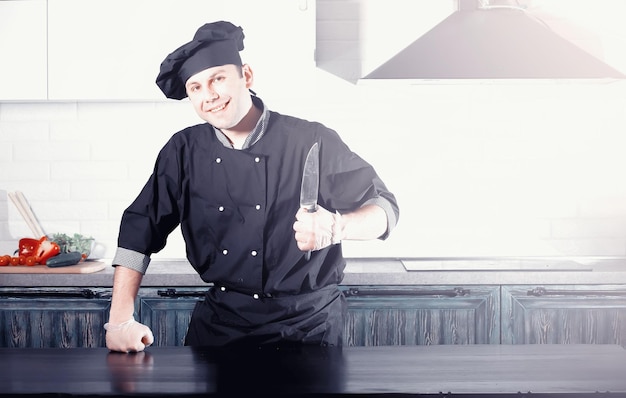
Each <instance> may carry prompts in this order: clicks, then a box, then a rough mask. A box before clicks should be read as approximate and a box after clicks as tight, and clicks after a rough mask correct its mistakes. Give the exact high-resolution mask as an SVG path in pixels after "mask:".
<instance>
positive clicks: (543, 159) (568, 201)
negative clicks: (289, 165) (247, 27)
mask: <svg viewBox="0 0 626 398" xmlns="http://www.w3.org/2000/svg"><path fill="white" fill-rule="evenodd" d="M316 73H318V74H317V75H316V76H312V77H311V79H315V80H316V81H318V82H319V84H318V85H317V88H318V90H317V91H314V92H310V93H309V94H310V98H309V100H308V101H304V100H299V101H295V103H294V101H289V98H283V97H282V96H278V97H271V93H268V94H267V95H264V94H265V93H260V95H261V96H262V98H264V99H265V100H266V102H267V103H268V104H269V105H270V106H271V107H272V108H274V109H276V110H278V111H282V112H285V113H292V114H296V115H300V116H303V117H306V118H310V119H316V120H320V121H322V122H324V123H326V124H327V125H329V126H331V127H333V128H335V129H336V130H337V131H338V132H339V133H340V134H342V136H343V137H344V138H345V140H346V141H347V142H348V144H349V145H350V146H351V147H352V148H353V149H354V150H355V151H356V152H358V153H359V154H361V155H362V156H363V157H365V158H366V159H368V160H370V161H371V162H372V163H373V164H374V165H375V166H376V168H377V170H378V171H379V173H380V174H381V175H382V177H383V178H384V179H385V181H386V182H387V183H388V185H389V187H390V188H391V189H392V190H393V191H395V192H396V193H397V195H398V199H399V201H400V205H401V219H400V225H399V226H398V228H397V230H396V233H395V234H394V235H393V236H392V238H391V239H390V240H389V241H387V242H382V243H378V242H377V243H373V244H372V243H353V244H351V245H348V247H347V249H346V251H347V254H348V255H353V256H360V255H372V256H378V255H400V256H420V255H524V254H526V255H549V254H558V255H561V254H562V255H626V179H625V178H624V170H626V156H624V148H625V147H626V146H625V145H624V143H625V142H626V84H624V83H619V84H611V85H594V84H578V85H559V84H539V85H534V86H532V85H521V84H520V85H501V84H495V85H493V84H492V85H490V84H482V85H481V84H478V85H472V86H468V85H462V86H454V85H423V86H411V87H408V86H404V85H401V84H398V83H397V82H395V83H388V84H371V83H370V84H357V85H346V83H345V82H343V81H341V80H336V79H334V78H332V77H328V76H326V75H325V74H323V73H322V72H316ZM257 79H262V76H257ZM197 121H198V119H197V117H196V116H195V114H194V113H193V110H192V109H191V106H190V105H189V104H188V103H187V101H181V102H174V101H172V102H158V103H112V102H106V103H97V102H88V103H80V102H79V103H0V154H1V155H2V156H1V158H0V191H1V193H2V195H0V251H2V252H4V253H8V252H10V251H12V250H14V248H16V245H17V240H18V239H19V238H21V237H23V236H26V235H30V231H29V230H28V229H27V227H26V225H25V224H24V223H23V222H22V221H21V219H20V217H19V214H18V213H17V211H16V210H15V209H14V207H13V205H12V204H11V203H10V202H8V201H7V199H6V192H9V191H14V190H21V191H23V192H24V193H25V194H26V196H27V198H28V199H29V200H30V203H31V205H32V207H33V209H34V211H35V213H36V214H37V215H38V217H39V219H40V221H41V223H42V224H43V226H44V229H45V230H46V232H48V233H52V232H66V233H73V232H80V233H83V234H88V235H92V236H94V237H95V238H96V239H97V240H98V241H100V242H101V243H103V244H104V245H105V246H106V248H107V250H106V256H107V257H110V256H112V255H113V252H114V248H115V242H116V233H117V229H118V223H119V219H120V216H121V213H122V211H123V209H124V208H125V207H126V206H127V205H128V204H129V203H130V201H131V200H132V199H133V198H134V197H135V195H136V194H137V192H138V190H139V189H140V188H141V186H142V185H143V183H144V182H145V179H146V178H147V177H148V175H149V173H150V171H151V169H152V166H153V162H154V159H155V156H156V154H157V152H158V150H159V149H160V147H161V146H162V145H163V143H164V142H165V141H166V140H167V138H168V137H169V136H170V135H171V134H172V133H174V132H175V131H177V130H179V129H181V128H183V127H185V126H187V125H189V124H192V123H197ZM159 256H162V257H183V256H184V248H183V244H182V242H181V240H180V237H179V233H178V232H177V231H176V232H175V233H174V235H173V237H172V239H171V242H170V245H168V248H166V249H165V251H164V252H163V253H160V254H159Z"/></svg>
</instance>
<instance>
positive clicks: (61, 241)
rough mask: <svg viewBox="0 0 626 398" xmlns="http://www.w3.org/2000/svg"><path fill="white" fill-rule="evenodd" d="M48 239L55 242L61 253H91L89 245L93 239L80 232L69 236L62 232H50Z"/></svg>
mask: <svg viewBox="0 0 626 398" xmlns="http://www.w3.org/2000/svg"><path fill="white" fill-rule="evenodd" d="M50 240H51V241H53V242H55V243H56V244H57V245H59V247H60V248H61V253H69V252H80V253H82V254H84V255H85V256H89V254H90V253H91V245H92V244H93V241H94V239H93V238H92V237H91V236H90V237H86V236H84V235H81V234H74V235H73V236H69V235H67V234H63V233H56V234H52V236H51V237H50Z"/></svg>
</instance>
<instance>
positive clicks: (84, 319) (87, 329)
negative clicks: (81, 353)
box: [0, 288, 111, 348]
mask: <svg viewBox="0 0 626 398" xmlns="http://www.w3.org/2000/svg"><path fill="white" fill-rule="evenodd" d="M110 300H111V295H110V291H109V290H98V289H78V288H59V289H52V288H41V289H39V288H19V290H16V289H8V288H4V289H0V347H20V348H48V347H55V348H56V347H58V348H69V347H104V346H105V334H104V328H103V326H104V323H105V322H106V319H107V318H108V315H109V307H110Z"/></svg>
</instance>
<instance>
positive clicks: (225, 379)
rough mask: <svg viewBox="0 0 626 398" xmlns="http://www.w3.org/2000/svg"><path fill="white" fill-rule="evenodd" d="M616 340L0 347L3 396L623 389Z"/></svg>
mask: <svg viewBox="0 0 626 398" xmlns="http://www.w3.org/2000/svg"><path fill="white" fill-rule="evenodd" d="M625 376H626V351H625V350H624V349H623V348H622V347H620V346H615V345H463V346H460V345H456V346H404V347H402V346H387V347H344V348H343V349H332V348H331V349H327V348H326V349H325V348H320V347H309V348H306V349H303V348H286V347H282V348H276V347H272V348H270V347H265V348H258V347H256V348H250V349H238V350H225V349H222V350H209V349H207V350H199V349H192V348H189V347H169V348H164V347H162V348H157V347H149V348H148V349H147V350H146V351H145V352H142V353H137V354H120V353H110V352H108V351H107V350H106V349H104V348H95V349H93V348H92V349H88V348H82V349H59V348H57V349H54V348H53V349H0V395H7V396H14V395H19V394H24V395H38V396H39V397H41V396H46V395H48V396H59V395H70V396H92V397H93V396H104V395H106V396H111V395H114V396H115V395H118V396H130V395H142V396H146V395H148V396H150V395H152V396H156V395H172V396H184V395H188V396H193V395H197V396H201V395H202V396H207V395H216V396H217V395H224V396H227V395H238V396H262V397H264V396H268V395H271V396H277V395H278V396H285V395H289V396H295V395H306V396H309V397H311V396H329V395H330V396H332V395H344V394H345V395H351V396H380V395H385V394H390V395H394V394H395V395H407V396H428V395H434V396H446V397H451V396H473V397H477V396H483V394H488V396H489V397H498V396H507V395H514V396H516V397H525V396H527V395H528V396H531V397H532V398H535V397H541V396H547V395H552V394H555V395H557V396H559V397H565V396H568V397H569V396H577V397H583V396H584V397H587V396H590V397H591V396H593V397H597V398H602V397H603V396H605V395H607V398H615V397H626V377H625Z"/></svg>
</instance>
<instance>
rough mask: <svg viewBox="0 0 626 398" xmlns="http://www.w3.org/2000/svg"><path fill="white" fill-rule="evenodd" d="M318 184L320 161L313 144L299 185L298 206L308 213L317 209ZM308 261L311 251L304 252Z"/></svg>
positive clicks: (316, 147)
mask: <svg viewBox="0 0 626 398" xmlns="http://www.w3.org/2000/svg"><path fill="white" fill-rule="evenodd" d="M319 184H320V161H319V145H317V142H316V143H315V144H313V146H312V147H311V149H309V153H308V154H307V155H306V160H305V161H304V171H303V172H302V186H301V187H300V207H303V208H305V209H306V210H307V211H308V212H309V213H315V212H316V211H317V194H318V191H319ZM305 258H306V260H307V261H308V260H309V259H310V258H311V251H310V250H309V251H308V252H306V254H305Z"/></svg>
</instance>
